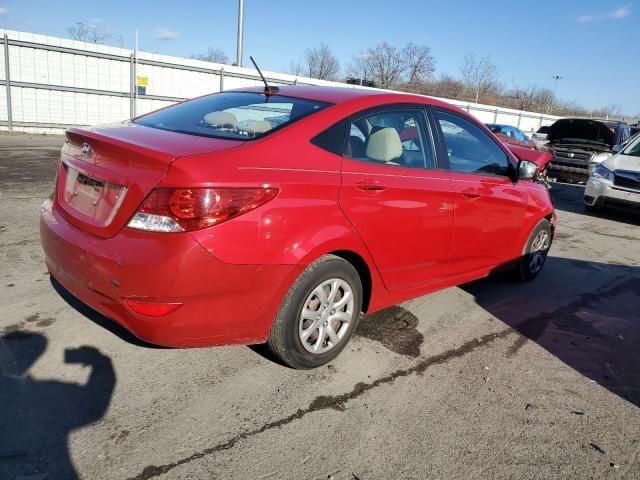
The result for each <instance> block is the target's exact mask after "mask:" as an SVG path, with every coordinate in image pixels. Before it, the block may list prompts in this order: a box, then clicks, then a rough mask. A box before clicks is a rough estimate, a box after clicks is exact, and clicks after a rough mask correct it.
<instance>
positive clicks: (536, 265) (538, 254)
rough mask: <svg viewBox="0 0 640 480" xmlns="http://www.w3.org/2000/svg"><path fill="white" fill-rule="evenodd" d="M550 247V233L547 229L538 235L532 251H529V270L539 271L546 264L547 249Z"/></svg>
mask: <svg viewBox="0 0 640 480" xmlns="http://www.w3.org/2000/svg"><path fill="white" fill-rule="evenodd" d="M548 249H549V233H548V232H547V231H546V230H543V231H541V232H540V233H538V235H536V238H535V239H534V240H533V243H532V244H531V253H529V271H530V272H531V273H538V272H539V271H540V269H541V268H542V265H544V261H545V259H546V258H547V250H548Z"/></svg>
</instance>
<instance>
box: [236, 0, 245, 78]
mask: <svg viewBox="0 0 640 480" xmlns="http://www.w3.org/2000/svg"><path fill="white" fill-rule="evenodd" d="M243 37H244V0H238V41H237V42H238V50H237V52H236V65H238V66H239V67H241V66H242V41H243Z"/></svg>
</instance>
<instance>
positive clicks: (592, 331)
mask: <svg viewBox="0 0 640 480" xmlns="http://www.w3.org/2000/svg"><path fill="white" fill-rule="evenodd" d="M461 288H463V289H464V290H465V291H467V292H469V293H470V294H472V295H474V297H475V300H476V302H477V303H478V305H480V306H481V307H482V308H484V309H485V310H487V311H488V312H489V313H491V314H492V315H494V316H495V317H496V318H498V319H499V320H501V321H502V322H504V323H505V324H507V325H509V326H510V327H512V328H514V329H515V330H517V331H518V332H520V333H521V334H522V337H520V338H518V339H517V340H516V341H515V343H514V344H513V345H512V346H511V347H510V348H509V350H508V352H507V355H508V356H513V355H517V354H518V352H519V351H520V349H521V348H522V347H523V346H524V345H525V344H526V343H527V342H529V341H532V342H535V343H537V344H538V345H540V346H541V347H543V348H544V349H546V350H547V351H548V352H550V353H551V354H553V355H555V356H556V357H557V358H559V359H560V360H562V361H563V362H564V363H565V364H567V365H568V366H570V367H571V368H573V369H575V370H577V371H578V372H580V373H581V374H583V375H584V376H586V377H588V378H590V379H592V380H593V381H595V382H596V383H598V384H599V385H601V386H603V387H605V388H607V389H608V390H610V391H611V392H613V393H615V394H617V395H619V396H620V397H622V398H624V399H625V400H627V401H629V402H631V403H633V404H634V405H636V406H638V407H640V348H638V345H640V268H638V267H628V266H621V265H610V264H605V263H597V262H587V261H581V260H571V259H566V258H557V257H549V258H548V260H547V264H546V266H545V269H544V270H543V271H542V273H541V274H540V276H539V277H538V278H537V279H536V280H534V281H533V282H531V283H528V284H523V285H520V286H519V285H514V284H513V283H509V282H507V281H506V280H504V279H503V278H500V277H496V278H488V279H485V280H479V281H476V282H472V283H469V284H466V285H463V286H462V287H461ZM567 388H571V387H570V386H569V385H568V386H567Z"/></svg>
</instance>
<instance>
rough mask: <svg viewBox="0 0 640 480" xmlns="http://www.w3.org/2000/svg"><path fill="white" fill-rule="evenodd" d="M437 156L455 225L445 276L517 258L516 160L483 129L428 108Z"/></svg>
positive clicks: (520, 215)
mask: <svg viewBox="0 0 640 480" xmlns="http://www.w3.org/2000/svg"><path fill="white" fill-rule="evenodd" d="M431 118H432V122H433V124H434V131H436V132H437V135H438V139H439V150H438V154H439V157H440V158H439V160H440V161H441V163H442V164H446V165H447V166H448V169H449V171H450V174H451V181H452V186H453V190H454V192H455V197H454V228H453V236H452V240H451V249H450V251H449V256H448V258H447V263H446V267H445V269H444V272H443V273H444V275H446V276H456V275H461V274H464V273H470V272H474V271H478V270H484V269H489V268H493V267H495V266H497V265H500V264H501V263H504V262H506V261H508V260H512V259H514V258H516V257H517V256H518V255H519V254H520V249H521V248H522V245H517V244H516V242H515V239H517V238H520V237H521V235H520V234H521V229H522V228H523V226H524V217H525V206H526V189H524V188H518V186H517V184H516V180H514V179H515V174H514V172H515V160H514V159H513V158H512V157H511V155H510V154H509V153H508V152H507V150H506V149H504V148H503V147H502V146H501V145H499V144H498V142H496V141H495V140H494V139H493V138H492V137H491V136H490V135H489V134H488V133H486V131H485V130H484V129H482V128H481V127H480V126H479V125H478V124H476V123H475V122H473V121H472V120H471V119H469V118H467V117H464V116H462V115H461V114H458V113H456V112H453V111H449V110H445V109H434V110H433V111H432V117H431Z"/></svg>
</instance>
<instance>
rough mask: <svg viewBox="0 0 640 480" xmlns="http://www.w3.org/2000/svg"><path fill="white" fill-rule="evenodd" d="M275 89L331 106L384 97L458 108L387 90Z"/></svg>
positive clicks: (260, 90)
mask: <svg viewBox="0 0 640 480" xmlns="http://www.w3.org/2000/svg"><path fill="white" fill-rule="evenodd" d="M277 87H278V93H277V95H282V96H285V97H293V98H301V99H304V100H313V101H317V102H327V103H333V104H339V103H346V102H349V101H352V100H357V99H360V98H374V97H384V100H385V102H387V103H412V102H415V103H424V104H428V105H433V106H436V107H437V106H441V107H445V108H452V107H453V108H454V109H459V107H456V106H455V105H451V104H450V103H446V102H442V101H439V100H436V99H434V98H431V97H427V96H424V95H414V94H410V93H403V92H391V91H388V90H378V89H373V88H351V87H325V86H318V85H278V86H277ZM226 91H229V92H230V91H235V92H252V93H263V92H264V87H245V88H239V89H235V90H226ZM460 110H461V109H460Z"/></svg>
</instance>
